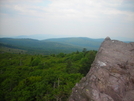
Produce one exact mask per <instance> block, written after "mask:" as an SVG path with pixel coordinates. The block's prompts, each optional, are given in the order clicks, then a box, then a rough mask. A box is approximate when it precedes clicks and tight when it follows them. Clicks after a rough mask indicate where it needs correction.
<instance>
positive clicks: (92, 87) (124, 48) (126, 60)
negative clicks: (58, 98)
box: [69, 37, 134, 101]
mask: <svg viewBox="0 0 134 101" xmlns="http://www.w3.org/2000/svg"><path fill="white" fill-rule="evenodd" d="M69 101H134V42H131V43H123V42H121V41H117V40H111V39H110V38H109V37H107V38H106V39H105V40H104V42H103V43H102V45H101V46H100V49H99V51H98V53H97V55H96V58H95V60H94V62H93V64H92V67H91V69H90V71H89V72H88V74H87V75H86V77H83V78H82V79H81V81H80V82H79V83H77V84H76V85H75V87H74V88H73V89H72V94H71V95H70V97H69Z"/></svg>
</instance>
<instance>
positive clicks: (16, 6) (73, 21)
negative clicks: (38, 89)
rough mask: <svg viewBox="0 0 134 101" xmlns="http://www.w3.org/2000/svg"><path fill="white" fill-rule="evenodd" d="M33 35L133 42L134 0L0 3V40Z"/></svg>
mask: <svg viewBox="0 0 134 101" xmlns="http://www.w3.org/2000/svg"><path fill="white" fill-rule="evenodd" d="M34 34H46V35H48V34H51V35H57V36H63V35H65V36H71V37H72V36H74V37H90V38H105V37H107V36H109V37H111V38H131V40H134V0H0V37H5V36H6V37H7V36H19V35H34Z"/></svg>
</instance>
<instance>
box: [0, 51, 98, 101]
mask: <svg viewBox="0 0 134 101" xmlns="http://www.w3.org/2000/svg"><path fill="white" fill-rule="evenodd" d="M95 55H96V51H87V50H85V49H84V50H83V52H78V51H77V52H73V53H70V54H65V53H60V54H57V55H55V54H52V55H28V54H11V53H1V54H0V60H1V61H0V101H66V100H67V98H68V97H69V95H70V93H71V90H72V88H73V87H74V85H75V84H76V83H77V82H79V80H80V79H81V78H82V77H83V76H84V75H86V73H87V72H88V71H89V69H90V66H91V63H92V62H93V60H94V58H95Z"/></svg>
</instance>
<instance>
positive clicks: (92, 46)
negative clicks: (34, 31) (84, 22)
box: [44, 37, 104, 50]
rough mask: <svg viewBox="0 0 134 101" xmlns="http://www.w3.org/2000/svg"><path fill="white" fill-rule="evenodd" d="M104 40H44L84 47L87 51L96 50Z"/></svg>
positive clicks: (75, 38) (84, 38)
mask: <svg viewBox="0 0 134 101" xmlns="http://www.w3.org/2000/svg"><path fill="white" fill-rule="evenodd" d="M103 40H104V39H102V38H101V39H92V38H87V37H71V38H52V39H46V40H44V41H45V42H58V43H63V44H68V45H75V46H79V47H84V48H87V49H89V50H98V48H99V46H100V44H101V43H102V42H103Z"/></svg>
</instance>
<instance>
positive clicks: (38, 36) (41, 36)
mask: <svg viewBox="0 0 134 101" xmlns="http://www.w3.org/2000/svg"><path fill="white" fill-rule="evenodd" d="M70 37H76V36H74V35H64V34H63V35H55V34H32V35H19V36H6V37H4V36H0V38H18V39H21V38H30V39H37V40H44V39H51V38H70ZM77 37H78V36H77ZM106 37H107V36H106ZM87 38H91V37H87ZM104 38H105V37H104ZM104 38H102V37H100V38H91V39H104ZM112 39H115V40H120V41H134V39H133V37H132V38H126V37H113V38H112Z"/></svg>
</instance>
